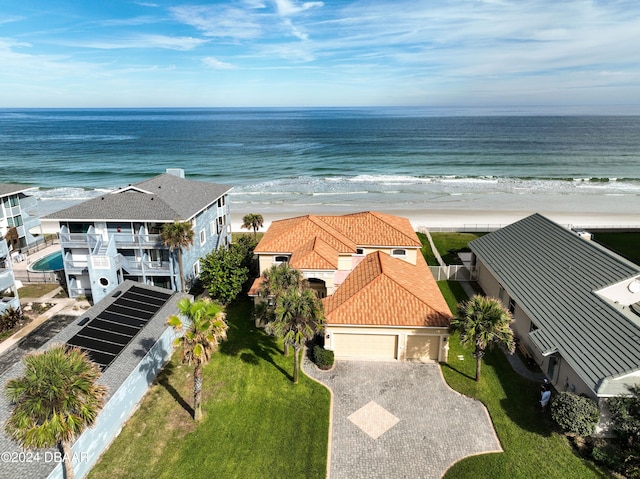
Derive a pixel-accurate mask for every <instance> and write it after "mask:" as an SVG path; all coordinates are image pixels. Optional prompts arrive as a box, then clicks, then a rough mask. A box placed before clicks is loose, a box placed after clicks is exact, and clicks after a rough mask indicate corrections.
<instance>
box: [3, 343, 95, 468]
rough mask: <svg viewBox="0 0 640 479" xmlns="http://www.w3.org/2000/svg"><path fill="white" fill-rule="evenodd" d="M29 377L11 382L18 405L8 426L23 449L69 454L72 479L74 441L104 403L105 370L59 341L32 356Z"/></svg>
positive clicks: (27, 361) (26, 362) (67, 461)
mask: <svg viewBox="0 0 640 479" xmlns="http://www.w3.org/2000/svg"><path fill="white" fill-rule="evenodd" d="M22 361H23V363H24V365H25V372H24V376H22V377H19V378H16V379H12V380H10V381H9V382H8V383H7V386H6V390H7V394H8V396H9V399H10V400H11V402H12V403H14V404H15V407H14V409H13V411H12V412H11V416H10V417H9V420H8V421H7V423H6V424H5V429H6V431H7V433H8V434H9V435H10V436H11V437H13V438H14V439H15V440H16V441H18V442H19V443H20V445H21V446H22V447H26V448H39V447H52V446H55V445H58V447H60V448H61V449H62V452H63V454H64V470H65V477H66V478H67V479H73V477H74V474H73V464H72V461H71V459H72V454H71V444H72V442H73V440H74V438H76V437H77V436H78V435H79V434H80V433H81V432H82V431H83V430H84V429H86V428H87V427H88V426H91V425H92V424H93V423H94V422H95V420H96V417H97V416H98V413H99V412H100V410H101V409H102V406H103V405H104V398H105V395H106V392H107V388H106V387H105V386H102V385H99V384H96V380H97V379H98V378H99V377H100V374H101V371H100V368H99V367H98V365H97V364H95V363H93V362H91V361H90V360H89V359H88V357H87V355H86V353H85V352H83V351H81V350H80V349H78V348H67V347H66V346H65V345H64V344H59V345H54V346H52V347H51V348H49V349H48V350H46V351H44V352H36V353H31V354H29V355H27V356H26V357H25V358H24V359H23V360H22Z"/></svg>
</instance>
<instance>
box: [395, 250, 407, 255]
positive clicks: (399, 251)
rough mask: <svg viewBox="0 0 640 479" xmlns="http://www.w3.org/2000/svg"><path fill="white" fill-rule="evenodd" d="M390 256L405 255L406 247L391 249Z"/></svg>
mask: <svg viewBox="0 0 640 479" xmlns="http://www.w3.org/2000/svg"><path fill="white" fill-rule="evenodd" d="M391 256H407V250H406V249H394V250H391Z"/></svg>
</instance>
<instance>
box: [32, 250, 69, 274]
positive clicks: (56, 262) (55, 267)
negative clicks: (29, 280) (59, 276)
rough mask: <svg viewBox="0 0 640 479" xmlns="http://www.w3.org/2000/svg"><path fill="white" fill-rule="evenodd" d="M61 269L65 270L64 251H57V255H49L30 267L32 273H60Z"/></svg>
mask: <svg viewBox="0 0 640 479" xmlns="http://www.w3.org/2000/svg"><path fill="white" fill-rule="evenodd" d="M61 269H64V263H63V262H62V251H56V252H55V253H51V254H48V255H47V256H44V257H42V258H40V259H39V260H38V261H36V262H35V263H33V264H32V265H29V270H31V271H59V270H61Z"/></svg>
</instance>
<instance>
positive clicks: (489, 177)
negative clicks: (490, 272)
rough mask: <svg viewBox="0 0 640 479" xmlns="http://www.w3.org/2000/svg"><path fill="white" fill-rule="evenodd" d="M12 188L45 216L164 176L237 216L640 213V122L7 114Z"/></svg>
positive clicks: (319, 112) (390, 113) (446, 113)
mask: <svg viewBox="0 0 640 479" xmlns="http://www.w3.org/2000/svg"><path fill="white" fill-rule="evenodd" d="M0 164H1V165H2V168H1V169H0V171H1V172H2V173H0V174H1V175H2V177H1V178H0V181H1V182H20V183H25V184H29V185H33V186H37V187H40V190H39V191H37V192H36V195H37V196H38V197H39V198H40V200H41V205H42V207H41V210H42V211H43V213H47V212H50V211H55V210H56V209H59V208H61V207H64V206H67V205H68V203H69V202H74V201H78V200H80V199H84V198H89V197H91V196H94V195H96V194H101V193H103V192H104V191H105V190H109V189H113V188H116V187H120V186H124V185H127V184H129V183H134V182H136V181H140V180H143V179H146V178H148V177H150V176H153V175H156V174H158V173H161V172H164V171H165V169H166V168H175V167H178V168H183V169H184V170H185V172H186V174H187V177H189V178H193V179H198V180H203V181H212V182H218V183H226V184H229V185H233V186H234V190H233V192H232V197H231V198H232V204H233V206H234V208H236V209H237V210H238V211H256V212H263V211H264V212H279V211H281V210H287V209H291V210H295V211H296V212H298V211H301V212H304V211H305V209H313V208H315V209H318V208H322V207H325V206H326V207H331V208H344V209H348V210H352V211H356V210H363V209H383V210H384V209H389V207H390V206H394V207H397V208H402V209H425V208H430V209H461V208H468V207H469V208H471V207H482V208H500V207H503V208H507V207H516V208H518V207H522V208H526V207H530V206H531V205H535V203H536V202H540V201H542V202H544V201H550V202H553V203H557V202H558V201H560V202H564V203H565V205H564V206H565V207H566V209H568V210H572V209H578V210H579V209H581V208H583V209H584V208H587V209H589V208H595V209H597V208H598V205H600V204H605V203H606V204H607V205H609V206H608V208H615V207H616V206H615V205H616V204H619V205H620V208H621V209H624V208H627V207H628V205H630V204H631V205H633V204H634V203H635V205H636V207H635V209H636V210H637V209H638V206H640V116H633V115H620V116H616V115H608V116H592V115H584V114H581V112H579V111H571V110H569V111H565V112H560V113H557V112H556V113H555V114H554V115H547V114H545V111H544V109H541V110H539V111H530V110H528V111H520V110H517V109H509V110H507V109H505V110H497V109H496V110H486V109H484V110H469V109H429V108H351V109H348V108H336V109H132V110H124V109H122V110H121V109H117V110H105V109H101V110H84V109H83V110H6V109H5V110H0Z"/></svg>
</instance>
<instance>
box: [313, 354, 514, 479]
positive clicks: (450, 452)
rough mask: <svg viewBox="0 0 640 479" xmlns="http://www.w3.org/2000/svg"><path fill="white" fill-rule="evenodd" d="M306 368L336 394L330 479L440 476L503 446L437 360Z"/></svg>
mask: <svg viewBox="0 0 640 479" xmlns="http://www.w3.org/2000/svg"><path fill="white" fill-rule="evenodd" d="M304 368H305V372H307V374H308V375H310V376H311V377H313V378H315V379H317V380H319V381H320V382H321V383H323V384H325V385H327V386H328V387H329V388H330V389H331V390H332V392H333V417H332V432H331V443H330V458H329V461H330V463H329V475H330V477H331V479H342V478H344V479H360V478H362V479H365V478H366V479H371V478H385V479H388V478H425V479H426V478H439V477H441V476H442V475H443V474H444V473H445V471H446V470H447V469H448V468H449V467H450V466H451V465H452V464H453V463H455V462H456V461H458V460H460V459H462V458H463V457H466V456H468V455H472V454H479V453H483V452H496V451H499V450H501V449H500V443H499V442H498V439H497V437H496V435H495V432H494V429H493V426H492V424H491V421H490V419H489V415H488V413H487V411H486V408H485V407H484V405H483V404H482V403H480V402H479V401H476V400H474V399H471V398H467V397H464V396H461V395H460V394H458V393H456V392H455V391H453V390H451V389H450V388H449V387H448V386H447V385H446V384H445V382H444V379H443V378H442V375H441V373H440V370H439V367H438V365H436V364H422V363H409V362H407V363H394V362H373V361H338V362H337V363H336V366H335V368H334V369H333V370H332V371H329V372H325V371H320V370H318V369H317V368H316V367H315V366H314V365H313V364H311V363H309V362H305V365H304ZM381 431H384V432H382V433H380V432H381Z"/></svg>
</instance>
